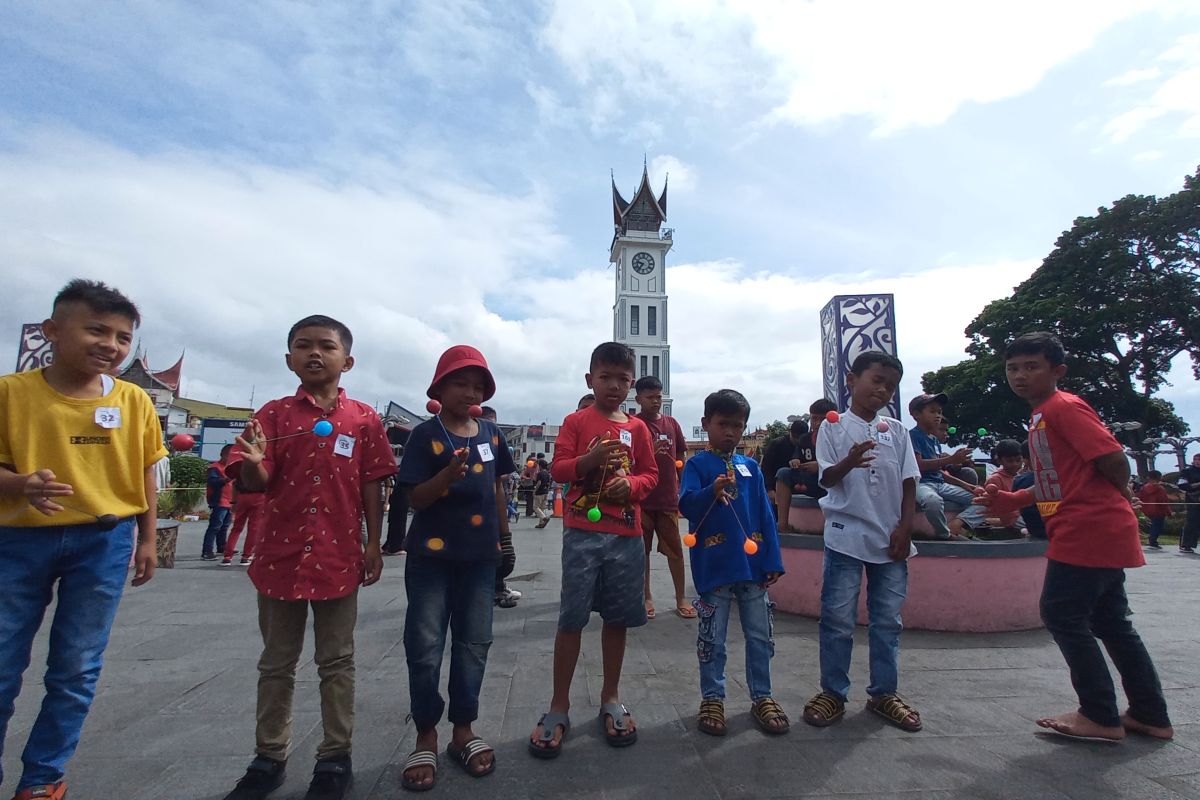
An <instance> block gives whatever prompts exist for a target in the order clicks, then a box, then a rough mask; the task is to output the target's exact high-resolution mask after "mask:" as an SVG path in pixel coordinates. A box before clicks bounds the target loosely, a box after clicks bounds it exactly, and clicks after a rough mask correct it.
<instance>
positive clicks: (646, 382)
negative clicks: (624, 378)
mask: <svg viewBox="0 0 1200 800" xmlns="http://www.w3.org/2000/svg"><path fill="white" fill-rule="evenodd" d="M662 388H663V385H662V381H660V380H659V379H658V378H656V377H654V376H653V375H643V376H642V377H640V378H638V379H637V383H635V384H634V385H633V391H634V392H653V391H654V390H655V389H660V390H661V389H662Z"/></svg>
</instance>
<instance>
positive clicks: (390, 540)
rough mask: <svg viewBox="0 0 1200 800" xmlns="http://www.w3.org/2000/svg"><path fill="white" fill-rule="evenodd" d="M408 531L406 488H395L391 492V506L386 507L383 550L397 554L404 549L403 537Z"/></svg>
mask: <svg viewBox="0 0 1200 800" xmlns="http://www.w3.org/2000/svg"><path fill="white" fill-rule="evenodd" d="M407 529H408V487H407V486H397V487H396V488H395V489H393V490H392V504H391V506H389V507H388V516H387V540H386V541H385V542H384V543H383V549H384V550H385V551H387V552H389V553H398V552H400V551H401V550H403V549H404V535H405V531H406V530H407Z"/></svg>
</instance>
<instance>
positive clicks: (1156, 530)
mask: <svg viewBox="0 0 1200 800" xmlns="http://www.w3.org/2000/svg"><path fill="white" fill-rule="evenodd" d="M1138 500H1141V501H1142V513H1143V514H1145V515H1146V519H1148V520H1150V549H1151V550H1162V545H1160V544H1159V543H1158V537H1160V536H1162V534H1163V530H1165V529H1166V527H1167V517H1169V516H1171V502H1170V500H1171V498H1169V497H1167V488H1166V487H1165V486H1163V485H1162V473H1161V472H1159V471H1158V470H1156V469H1152V470H1150V472H1149V473H1147V475H1146V483H1145V484H1144V485H1143V486H1142V489H1141V491H1139V492H1138Z"/></svg>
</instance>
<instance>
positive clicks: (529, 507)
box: [521, 487, 533, 517]
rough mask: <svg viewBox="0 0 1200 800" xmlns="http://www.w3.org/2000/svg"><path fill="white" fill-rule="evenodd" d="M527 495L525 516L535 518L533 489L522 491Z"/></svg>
mask: <svg viewBox="0 0 1200 800" xmlns="http://www.w3.org/2000/svg"><path fill="white" fill-rule="evenodd" d="M521 491H523V492H524V493H525V516H527V517H532V516H533V487H530V488H528V489H522V490H521Z"/></svg>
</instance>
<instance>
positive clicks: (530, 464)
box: [525, 458, 537, 467]
mask: <svg viewBox="0 0 1200 800" xmlns="http://www.w3.org/2000/svg"><path fill="white" fill-rule="evenodd" d="M525 466H527V467H536V466H537V462H536V461H534V460H533V459H532V458H531V459H529V460H528V461H526V462H525Z"/></svg>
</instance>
